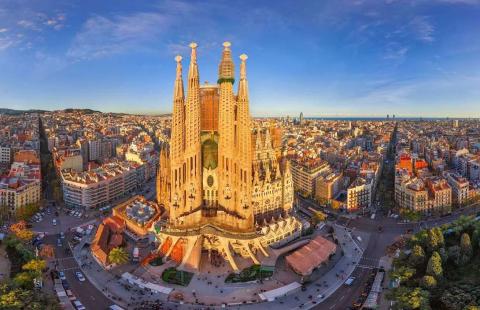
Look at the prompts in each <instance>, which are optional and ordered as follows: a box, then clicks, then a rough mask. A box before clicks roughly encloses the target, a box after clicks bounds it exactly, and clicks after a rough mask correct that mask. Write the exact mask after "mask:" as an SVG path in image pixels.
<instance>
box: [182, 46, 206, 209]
mask: <svg viewBox="0 0 480 310" xmlns="http://www.w3.org/2000/svg"><path fill="white" fill-rule="evenodd" d="M190 48H191V49H192V52H191V56H190V67H189V69H188V89H187V100H186V103H185V154H184V158H185V162H184V165H183V167H185V168H186V173H185V186H184V188H183V193H188V194H186V195H185V194H184V196H186V197H187V201H186V202H185V211H190V210H193V209H195V208H197V207H198V206H199V205H200V204H201V201H202V194H201V193H202V176H201V143H200V114H201V113H200V112H201V111H200V77H199V74H198V65H197V44H196V43H191V44H190Z"/></svg>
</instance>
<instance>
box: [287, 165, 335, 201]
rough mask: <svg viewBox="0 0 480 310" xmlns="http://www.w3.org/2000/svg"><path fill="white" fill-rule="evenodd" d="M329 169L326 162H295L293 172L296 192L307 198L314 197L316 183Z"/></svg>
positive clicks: (292, 167) (292, 166)
mask: <svg viewBox="0 0 480 310" xmlns="http://www.w3.org/2000/svg"><path fill="white" fill-rule="evenodd" d="M328 168H329V166H328V163H327V162H324V161H312V160H308V161H302V162H300V161H293V162H292V165H291V170H292V178H293V184H294V188H295V190H296V191H297V192H299V193H300V194H301V195H303V196H305V197H314V196H315V182H316V180H317V178H318V177H319V176H320V174H321V173H322V172H324V171H325V170H327V169H328Z"/></svg>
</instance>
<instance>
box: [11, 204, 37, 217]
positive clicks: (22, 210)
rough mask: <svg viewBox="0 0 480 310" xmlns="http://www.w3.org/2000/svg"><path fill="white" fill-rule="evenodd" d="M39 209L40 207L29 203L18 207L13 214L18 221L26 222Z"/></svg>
mask: <svg viewBox="0 0 480 310" xmlns="http://www.w3.org/2000/svg"><path fill="white" fill-rule="evenodd" d="M39 208H40V206H39V205H38V203H29V204H26V205H24V206H21V207H19V208H18V209H17V210H16V212H15V216H16V218H17V219H19V220H28V219H29V218H31V217H32V215H34V214H35V213H36V212H38V209H39Z"/></svg>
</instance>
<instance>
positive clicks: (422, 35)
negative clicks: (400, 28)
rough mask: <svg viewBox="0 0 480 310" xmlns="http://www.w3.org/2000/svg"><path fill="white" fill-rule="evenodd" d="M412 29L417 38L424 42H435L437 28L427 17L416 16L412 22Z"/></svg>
mask: <svg viewBox="0 0 480 310" xmlns="http://www.w3.org/2000/svg"><path fill="white" fill-rule="evenodd" d="M410 27H411V29H412V31H413V33H414V34H415V35H416V38H417V39H418V40H420V41H423V42H433V41H434V40H435V38H434V37H433V33H434V32H435V27H434V26H433V24H432V23H431V22H430V20H429V18H428V17H426V16H416V17H414V18H413V19H412V20H411V21H410Z"/></svg>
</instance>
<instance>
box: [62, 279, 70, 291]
mask: <svg viewBox="0 0 480 310" xmlns="http://www.w3.org/2000/svg"><path fill="white" fill-rule="evenodd" d="M62 285H63V288H64V289H66V290H68V289H69V288H70V285H68V282H67V280H62Z"/></svg>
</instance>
